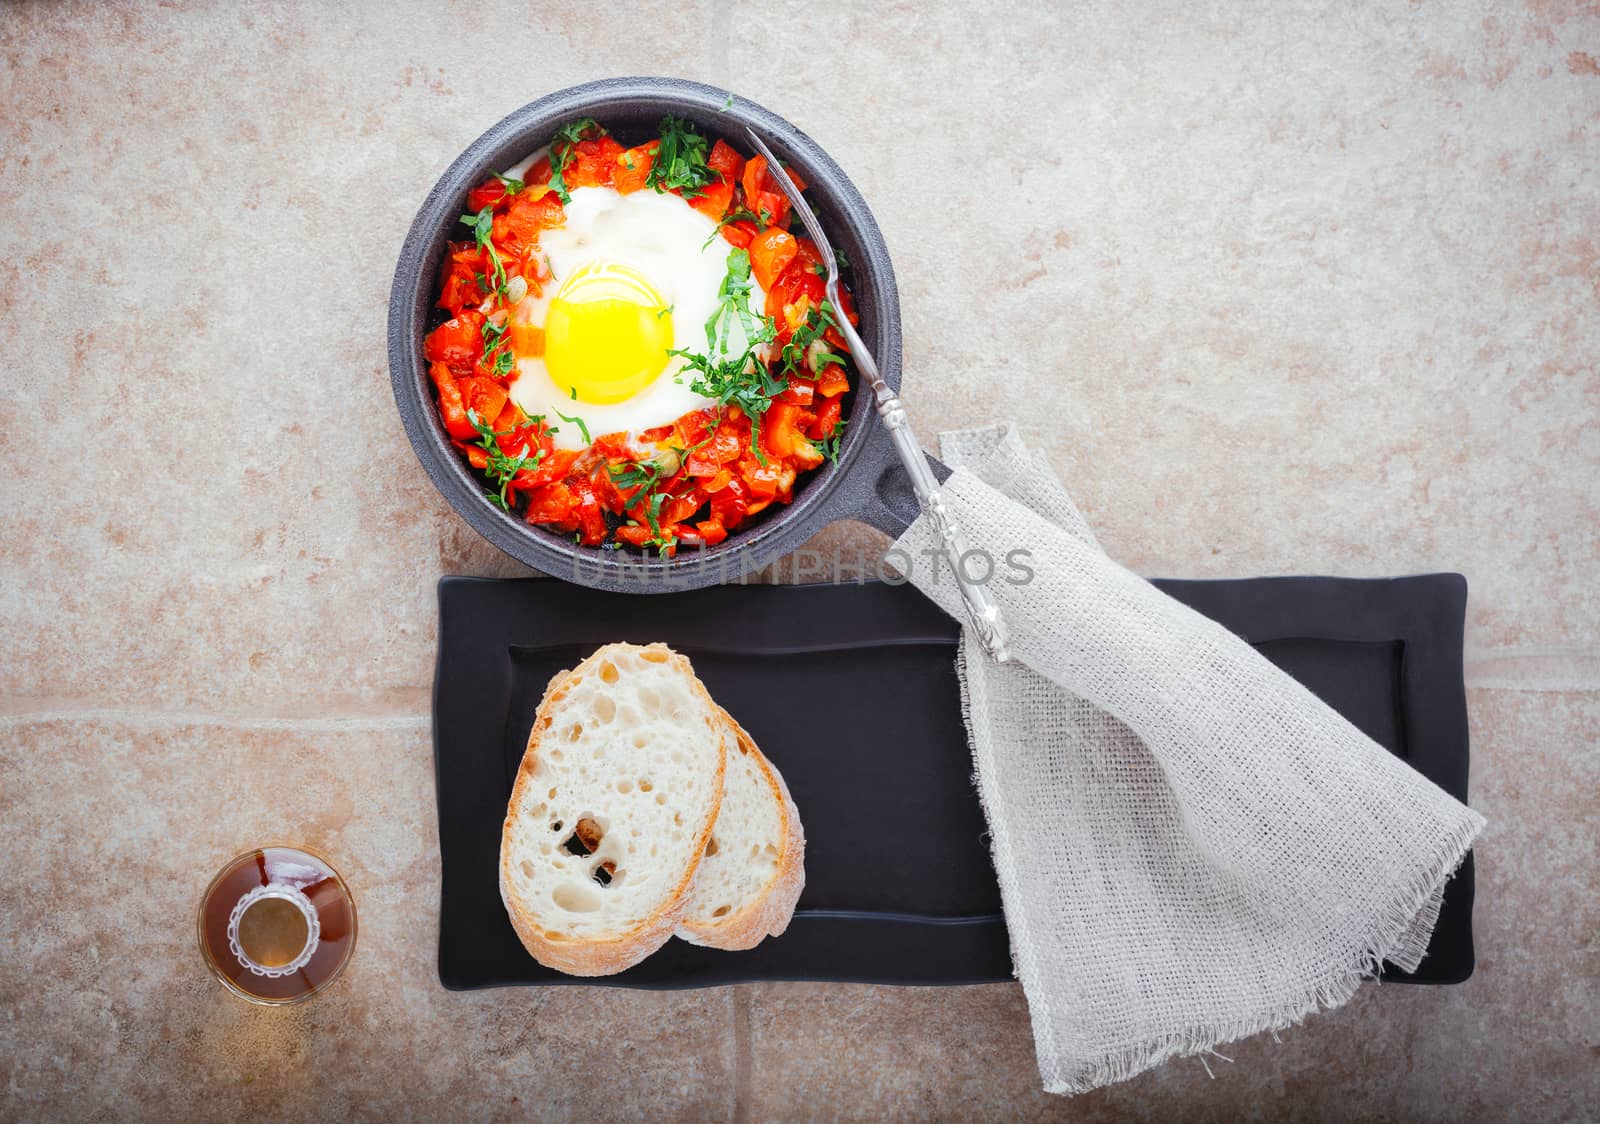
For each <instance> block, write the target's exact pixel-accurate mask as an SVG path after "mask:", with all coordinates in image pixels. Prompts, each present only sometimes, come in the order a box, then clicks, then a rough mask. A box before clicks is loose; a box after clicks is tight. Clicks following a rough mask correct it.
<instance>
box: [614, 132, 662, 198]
mask: <svg viewBox="0 0 1600 1124" xmlns="http://www.w3.org/2000/svg"><path fill="white" fill-rule="evenodd" d="M660 148H661V142H660V141H651V142H650V143H649V144H641V145H639V146H638V147H637V148H630V149H628V150H627V151H626V152H623V153H622V154H621V155H619V156H618V157H617V170H616V171H615V172H613V173H612V174H611V186H612V187H615V188H616V189H617V190H618V191H619V192H621V193H622V194H623V195H629V194H632V193H633V192H635V191H638V190H639V189H640V188H642V187H643V186H644V185H645V180H646V179H647V178H649V175H650V167H651V165H652V164H654V163H655V159H656V152H657V151H658V150H659V149H660Z"/></svg>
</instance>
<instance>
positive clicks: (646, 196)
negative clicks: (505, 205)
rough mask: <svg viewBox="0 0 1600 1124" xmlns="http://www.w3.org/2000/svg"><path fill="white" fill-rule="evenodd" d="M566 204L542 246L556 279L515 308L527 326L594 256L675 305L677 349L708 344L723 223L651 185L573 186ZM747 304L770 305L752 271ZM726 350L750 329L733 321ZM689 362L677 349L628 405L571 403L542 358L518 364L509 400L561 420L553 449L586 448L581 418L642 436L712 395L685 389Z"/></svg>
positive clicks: (724, 266) (723, 252)
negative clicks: (562, 219) (630, 188)
mask: <svg viewBox="0 0 1600 1124" xmlns="http://www.w3.org/2000/svg"><path fill="white" fill-rule="evenodd" d="M571 195H572V201H571V202H570V203H568V204H567V205H566V214H567V221H566V225H565V226H562V227H559V228H556V229H553V230H546V231H542V232H541V233H540V235H539V246H540V249H541V250H542V251H543V252H544V254H545V255H546V257H547V258H548V260H549V263H550V272H551V275H552V278H553V279H552V280H551V281H550V282H548V283H546V284H545V286H544V287H543V292H541V293H539V294H538V295H530V296H529V297H528V298H527V303H526V305H525V306H523V307H522V308H520V309H519V315H524V316H526V318H527V319H528V321H529V322H530V323H533V324H536V325H539V326H541V327H542V326H543V325H544V322H545V318H546V316H547V315H548V313H549V310H550V302H551V301H552V300H553V299H554V298H555V295H556V293H557V291H558V290H559V289H560V288H561V285H562V283H563V282H565V281H566V280H567V278H569V277H571V276H572V275H573V274H574V273H576V272H577V271H578V270H580V269H583V268H585V267H586V266H590V265H595V264H598V263H602V262H604V263H610V264H618V265H625V266H629V267H631V268H633V269H635V270H637V271H638V272H639V273H641V274H642V275H643V276H644V277H645V279H646V280H648V281H649V282H650V284H651V285H652V286H653V287H654V288H655V290H656V292H658V293H660V294H661V299H662V300H663V301H664V302H665V303H666V304H667V306H669V307H670V308H671V309H672V335H673V343H672V346H673V348H675V349H678V348H682V349H686V350H689V351H693V352H697V353H704V352H705V351H706V321H707V320H708V319H710V317H711V316H712V315H713V314H714V313H715V312H716V311H717V308H718V305H719V303H720V302H719V299H718V296H717V290H718V289H720V288H721V286H722V282H723V279H724V278H725V277H726V276H727V273H728V253H729V251H730V250H731V249H732V247H731V246H729V245H728V243H727V242H726V241H725V240H724V239H722V238H721V237H717V236H716V230H717V224H716V222H715V221H713V220H712V219H710V218H708V217H707V216H706V215H703V214H701V213H700V212H699V211H697V210H695V209H694V208H693V207H691V206H690V205H689V204H688V203H687V202H685V201H684V200H683V199H681V198H680V197H678V196H676V195H672V194H669V193H664V192H663V193H657V192H655V191H653V190H650V189H648V188H646V189H644V190H642V191H635V192H630V193H629V194H627V195H623V194H621V193H620V192H618V191H616V190H615V189H613V188H609V187H578V188H573V189H572V192H571ZM751 289H752V292H751V295H750V307H751V309H752V310H753V311H755V312H756V313H757V314H758V315H759V314H760V313H761V312H762V311H763V310H764V309H765V308H766V300H767V298H766V293H765V292H764V291H762V289H761V286H760V285H759V284H758V283H757V282H756V281H755V279H754V278H751ZM730 348H731V349H733V350H735V351H736V352H737V351H742V350H743V348H744V333H743V332H742V331H741V330H740V329H738V328H737V327H735V329H734V331H733V333H732V339H731V341H730ZM683 365H684V364H683V359H682V358H680V357H678V356H673V357H672V358H670V359H669V360H668V361H667V365H666V367H665V368H664V369H663V370H662V372H661V375H660V377H659V378H657V379H656V380H655V381H654V382H652V383H651V384H650V385H649V386H647V387H645V388H644V389H643V390H641V391H639V393H637V394H635V395H634V396H633V397H631V398H629V399H628V400H627V401H625V402H615V403H610V404H605V405H601V404H597V403H593V402H583V401H574V400H573V399H572V398H571V397H570V396H569V395H568V394H567V392H566V391H563V390H562V389H561V388H559V387H558V386H557V385H556V384H555V382H554V381H553V380H552V379H551V378H550V373H549V371H548V370H547V369H546V367H545V363H544V360H543V359H542V358H525V359H520V360H518V362H517V377H516V379H515V381H513V382H512V383H511V388H510V393H511V399H512V401H514V402H515V403H516V404H517V405H518V406H519V407H521V408H522V411H523V412H524V413H526V414H528V415H529V416H543V417H544V418H545V419H546V420H547V421H548V423H549V424H551V425H554V426H556V427H557V432H556V434H555V437H554V441H555V444H556V447H557V448H561V449H581V448H583V447H584V446H585V445H586V444H587V442H586V441H584V439H583V433H582V431H581V430H580V428H579V426H578V425H577V423H576V422H564V421H562V420H561V419H560V418H558V417H557V416H556V415H557V413H560V414H565V415H566V416H567V417H569V418H580V419H582V421H583V423H584V426H585V427H587V429H588V432H589V436H590V437H591V438H594V437H599V436H600V435H601V434H606V433H618V432H625V433H628V434H637V433H639V432H640V431H642V430H646V429H651V428H653V427H655V426H660V425H668V424H670V423H671V422H673V421H676V420H677V419H678V418H679V417H681V416H683V415H684V414H686V413H688V412H689V411H691V410H697V409H700V408H702V407H704V406H709V405H713V404H714V403H713V400H712V399H709V398H705V397H703V396H701V395H698V394H696V393H694V392H693V391H692V390H690V389H689V385H688V384H689V383H691V382H692V381H693V375H692V374H685V375H684V376H683V381H682V382H679V381H677V379H676V377H675V376H676V375H677V374H678V373H679V372H680V371H682V370H683Z"/></svg>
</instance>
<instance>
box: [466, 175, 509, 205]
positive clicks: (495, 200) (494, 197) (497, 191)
mask: <svg viewBox="0 0 1600 1124" xmlns="http://www.w3.org/2000/svg"><path fill="white" fill-rule="evenodd" d="M505 198H506V185H505V184H503V183H501V182H500V179H499V177H498V176H496V177H493V178H491V179H487V180H484V181H483V182H482V183H480V184H479V185H478V186H477V187H475V188H473V189H472V190H471V191H469V192H467V210H469V211H473V212H477V211H481V210H483V209H484V208H485V207H498V206H499V205H500V204H501V203H503V202H505Z"/></svg>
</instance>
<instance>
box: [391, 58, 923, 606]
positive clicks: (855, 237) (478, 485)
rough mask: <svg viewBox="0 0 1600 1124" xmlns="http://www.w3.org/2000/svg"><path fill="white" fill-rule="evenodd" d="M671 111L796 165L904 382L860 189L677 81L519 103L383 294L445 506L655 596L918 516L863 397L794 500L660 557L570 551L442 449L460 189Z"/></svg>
mask: <svg viewBox="0 0 1600 1124" xmlns="http://www.w3.org/2000/svg"><path fill="white" fill-rule="evenodd" d="M669 113H673V114H678V115H680V116H684V117H688V118H690V119H691V120H693V121H695V122H696V123H698V124H699V125H700V126H701V128H702V129H704V130H705V131H706V133H707V134H708V135H710V136H713V137H717V136H721V137H725V138H727V140H728V142H729V143H730V144H733V145H734V146H735V147H748V146H747V145H743V146H741V145H740V144H739V140H740V138H741V137H742V136H743V133H744V126H746V125H748V126H750V127H751V128H753V129H755V130H756V131H757V132H758V133H759V134H761V136H762V138H763V139H764V140H766V142H767V143H768V144H769V145H770V146H771V147H772V148H773V150H774V151H775V152H777V154H778V155H779V156H780V157H781V158H782V159H783V160H784V161H786V162H787V163H790V164H792V165H793V166H794V167H796V168H798V169H799V171H800V174H801V175H802V176H803V177H804V178H805V181H806V184H807V191H806V195H807V198H808V199H809V200H810V201H811V204H812V206H813V207H814V208H815V209H816V211H817V214H818V216H819V217H820V219H821V221H822V225H823V228H824V229H825V230H826V231H827V234H828V238H829V240H830V241H832V243H833V245H834V247H835V248H836V249H839V250H842V251H843V252H844V254H845V258H846V260H848V261H849V262H850V269H849V270H847V271H846V273H845V278H844V279H845V283H846V284H847V285H848V286H849V287H850V289H851V291H852V292H853V294H854V295H855V299H856V307H857V311H858V312H859V313H860V316H861V323H860V325H859V329H860V332H861V336H862V338H863V339H864V340H866V342H867V346H868V347H869V348H870V349H871V350H872V353H873V354H874V355H875V356H876V357H877V360H878V366H879V368H880V369H881V371H882V373H883V377H884V379H885V380H886V381H887V382H888V383H889V385H890V386H891V387H893V388H894V389H895V390H899V388H900V302H899V297H898V296H897V294H896V292H895V284H894V267H893V266H892V265H890V263H889V251H888V247H886V246H885V245H884V242H883V235H882V233H880V232H879V230H878V224H877V222H876V221H874V219H873V217H872V212H871V211H870V210H868V209H867V204H866V201H865V200H864V199H862V198H861V193H860V192H858V191H857V190H856V188H855V185H854V184H852V183H851V182H850V180H849V178H848V177H847V176H846V175H845V174H844V172H843V171H842V170H840V168H839V166H838V165H837V164H835V163H834V162H833V160H832V159H831V158H830V157H829V156H828V154H827V153H825V152H823V151H822V149H821V148H819V147H818V146H817V143H816V142H815V141H813V140H812V139H811V138H810V137H808V136H806V135H805V134H804V133H802V132H801V131H800V130H799V129H797V128H795V127H794V126H793V125H791V124H789V122H787V121H785V120H784V119H783V118H781V117H779V116H778V115H777V114H775V113H772V112H770V111H769V110H766V109H763V108H762V107H761V106H759V105H756V104H755V103H754V102H751V101H748V100H746V99H744V98H742V97H739V96H737V95H733V94H730V93H728V92H727V91H726V90H719V89H716V88H714V87H711V86H704V85H701V84H700V83H698V82H687V81H684V80H682V79H676V78H613V79H607V80H605V81H600V82H589V83H586V84H584V85H582V86H574V87H572V88H571V89H567V90H561V91H559V92H557V93H554V94H551V95H549V96H548V97H543V98H540V99H539V100H538V101H536V102H533V103H532V104H530V105H526V106H523V107H522V108H521V109H519V110H517V111H516V112H515V113H513V114H511V116H509V117H507V118H506V119H505V120H504V121H501V122H500V123H499V124H498V125H495V126H494V127H493V128H492V129H490V130H489V131H488V132H487V133H485V134H483V136H481V137H479V138H478V139H477V140H475V141H473V142H472V144H470V145H469V146H467V150H466V151H465V152H463V153H462V154H461V155H460V156H459V157H457V158H456V160H455V162H454V163H452V164H451V165H450V167H449V168H448V169H446V171H445V173H444V175H443V176H442V177H441V178H440V180H439V182H438V183H437V184H435V185H434V188H433V190H432V191H430V192H429V193H428V197H427V199H425V200H424V201H423V204H422V208H421V210H419V211H418V212H417V217H416V220H415V221H414V222H413V223H412V224H411V231H410V233H409V234H407V235H406V240H405V245H404V246H403V247H402V248H401V250H400V261H399V263H398V264H397V265H396V267H395V273H394V288H393V290H392V291H391V293H390V297H389V373H390V378H391V380H392V381H393V383H394V397H395V402H396V404H397V405H398V406H399V407H400V417H401V420H402V421H403V422H404V423H405V427H406V434H407V436H409V437H410V438H411V445H412V447H413V448H414V449H415V450H416V452H417V457H418V459H420V460H421V461H422V467H423V468H424V469H426V470H427V473H428V475H429V476H430V477H431V478H432V480H433V482H434V484H435V485H436V486H437V487H438V489H439V491H440V492H442V493H443V494H444V497H445V498H446V499H447V500H449V501H450V504H451V506H453V507H454V508H455V509H456V510H457V511H458V512H460V513H461V515H462V517H463V518H465V519H466V520H467V522H468V523H470V524H472V526H473V528H474V529H476V530H477V531H478V533H479V534H481V535H483V537H484V538H486V539H488V540H489V541H490V542H492V543H494V544H495V545H496V546H498V547H499V548H500V549H501V550H504V551H505V552H506V553H507V554H509V555H511V556H512V557H513V558H516V559H518V560H519V561H521V562H525V563H527V564H528V565H529V566H532V567H534V568H535V569H538V570H542V571H543V572H545V573H547V574H551V575H554V576H556V577H561V578H566V579H568V580H571V581H576V582H579V583H581V584H583V585H587V586H593V587H594V588H597V589H609V590H623V591H628V592H639V593H656V592H663V591H666V590H671V589H692V588H698V587H700V586H706V585H714V584H717V583H719V582H728V581H737V580H738V579H739V578H740V577H741V575H743V574H746V573H749V572H752V571H754V570H757V569H760V568H761V567H762V566H764V565H766V564H767V563H768V562H771V561H772V560H774V559H775V558H777V557H779V556H781V555H783V554H786V553H788V552H790V551H792V550H794V549H795V548H797V547H799V546H800V545H801V544H803V543H804V542H805V541H806V540H807V539H809V538H810V537H811V536H812V535H814V534H816V533H817V532H818V531H819V530H821V529H822V528H823V527H825V526H827V525H828V524H829V523H832V522H835V521H836V520H839V519H859V520H861V521H863V522H866V523H870V524H872V525H873V526H875V527H878V528H880V529H882V530H884V531H887V532H889V533H890V534H896V535H897V534H899V533H900V531H902V530H904V529H905V527H906V526H907V525H908V523H909V522H910V520H911V519H913V518H915V516H916V514H917V503H916V499H915V497H914V496H913V495H912V492H911V488H910V483H909V481H908V479H907V477H906V474H905V470H904V469H903V468H901V467H900V465H899V462H898V460H897V458H896V455H895V451H894V448H893V446H892V445H891V444H890V442H889V438H888V435H887V433H886V432H885V431H884V430H883V428H882V426H881V425H880V423H879V421H878V419H877V417H876V415H875V412H874V410H873V408H872V403H871V401H870V400H869V399H868V397H867V396H866V395H863V394H856V393H855V392H854V391H852V392H851V394H850V396H849V398H848V399H847V400H846V403H845V416H846V417H848V418H849V423H850V424H849V425H848V427H847V428H846V430H845V438H844V442H843V447H842V448H841V450H840V452H839V462H838V464H837V465H833V464H824V465H823V466H822V467H821V468H819V469H818V470H816V471H815V472H811V473H808V474H806V476H805V477H804V478H803V479H802V480H801V481H799V482H798V483H797V484H796V487H795V496H794V502H793V503H791V504H788V505H773V506H772V507H770V508H768V509H767V510H766V511H764V512H762V513H761V514H760V515H759V516H757V517H756V518H754V519H752V520H751V521H750V522H749V523H747V524H746V525H744V526H743V527H740V528H739V529H738V530H736V531H734V532H732V533H731V534H730V535H729V536H728V538H727V540H726V541H724V542H722V543H719V544H717V545H716V546H714V547H708V548H705V549H691V550H680V551H679V552H678V555H677V557H675V558H669V559H660V558H655V557H650V556H645V555H641V554H639V553H637V552H635V551H632V550H629V549H624V550H600V549H598V548H595V547H586V546H579V545H577V544H575V543H573V541H572V540H571V539H570V538H568V537H567V536H565V535H561V534H558V533H556V532H553V531H549V530H546V529H544V528H542V527H536V526H533V525H531V524H529V523H526V522H524V521H523V519H522V518H521V517H520V516H518V515H517V514H515V513H514V512H512V513H508V512H505V511H502V510H501V509H500V508H498V507H496V506H495V505H494V504H492V503H490V502H489V501H488V499H487V498H486V497H485V495H484V486H483V482H482V480H481V479H479V478H478V477H477V475H476V474H475V473H474V472H473V471H472V470H471V469H470V468H468V466H467V464H466V462H465V461H464V460H463V459H462V457H461V456H460V455H459V454H458V453H457V452H456V450H455V449H454V447H452V446H451V444H450V441H449V438H448V437H447V436H446V434H445V431H444V426H443V423H442V422H441V421H440V420H439V412H438V410H437V409H436V408H435V406H434V403H433V392H432V389H431V386H430V383H429V380H428V375H427V365H426V363H425V362H424V361H423V356H422V340H423V337H424V336H425V335H426V334H427V333H428V331H429V330H430V329H431V328H432V327H433V326H434V325H436V324H437V323H439V321H440V320H441V319H442V318H443V313H440V312H438V311H437V310H436V309H435V308H434V299H435V297H436V294H437V279H438V276H439V266H440V262H441V261H442V259H443V257H444V253H445V247H446V243H448V242H449V241H450V240H451V239H459V238H461V237H462V236H463V235H462V230H463V229H464V228H463V227H461V226H460V224H459V222H458V220H459V218H460V216H461V214H462V213H463V212H464V211H465V210H466V195H467V192H468V190H470V189H471V188H472V187H474V186H475V185H477V184H479V183H481V182H482V181H483V180H485V179H486V178H488V176H489V174H490V173H491V172H497V171H500V170H501V169H503V168H507V167H510V166H511V165H512V164H515V163H516V162H517V161H519V160H521V159H522V158H523V157H525V156H527V155H528V154H529V153H530V152H533V151H534V150H535V149H538V148H541V147H543V146H544V145H545V144H547V143H549V140H550V138H551V136H552V135H553V134H554V132H555V130H556V129H557V128H559V127H560V126H562V125H564V124H566V123H567V122H569V121H571V120H573V119H574V118H578V117H594V118H595V119H597V120H599V121H600V122H601V123H603V124H604V125H606V126H607V127H608V128H609V129H610V130H611V131H612V133H613V134H615V135H616V137H617V138H618V140H619V141H621V142H622V143H623V144H627V145H632V144H638V143H642V142H643V141H645V140H647V139H649V138H651V137H654V136H655V135H656V128H657V125H658V124H659V122H660V120H661V118H662V117H663V116H665V115H666V114H669ZM934 467H935V471H936V474H937V475H938V476H939V477H940V479H943V478H944V477H945V476H947V475H948V474H949V470H948V469H946V468H945V467H944V466H943V465H942V464H938V463H937V462H935V466H934Z"/></svg>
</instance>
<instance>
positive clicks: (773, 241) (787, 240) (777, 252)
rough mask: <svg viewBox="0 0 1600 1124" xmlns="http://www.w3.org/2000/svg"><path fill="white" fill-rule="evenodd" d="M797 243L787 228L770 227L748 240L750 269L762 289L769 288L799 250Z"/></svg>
mask: <svg viewBox="0 0 1600 1124" xmlns="http://www.w3.org/2000/svg"><path fill="white" fill-rule="evenodd" d="M799 249H800V247H799V244H798V243H796V242H795V240H794V235H792V234H790V233H789V232H788V231H787V230H780V229H778V228H777V227H771V228H769V229H767V230H763V231H762V232H761V233H760V234H757V235H756V236H755V237H754V238H752V239H751V240H750V271H751V272H752V273H754V274H755V278H756V281H757V283H758V284H760V286H761V287H762V288H763V289H771V288H772V286H773V284H774V283H775V282H776V281H777V280H778V277H779V276H780V275H781V274H782V273H783V271H784V270H785V269H787V268H789V263H790V262H792V261H794V257H795V254H796V253H798V252H799Z"/></svg>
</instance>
